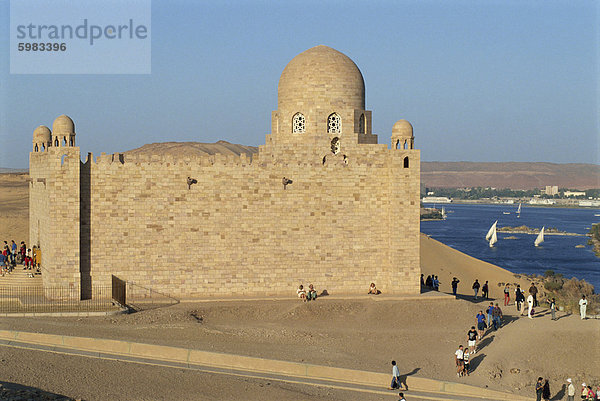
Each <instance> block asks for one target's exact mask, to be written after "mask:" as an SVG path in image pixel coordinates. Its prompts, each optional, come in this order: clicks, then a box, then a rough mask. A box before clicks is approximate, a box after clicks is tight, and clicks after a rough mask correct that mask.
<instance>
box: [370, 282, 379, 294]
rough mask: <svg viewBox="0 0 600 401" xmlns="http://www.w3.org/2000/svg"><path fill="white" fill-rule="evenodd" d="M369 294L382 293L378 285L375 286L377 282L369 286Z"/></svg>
mask: <svg viewBox="0 0 600 401" xmlns="http://www.w3.org/2000/svg"><path fill="white" fill-rule="evenodd" d="M369 294H373V295H379V294H381V292H380V291H379V290H378V289H377V287H375V283H371V286H370V287H369Z"/></svg>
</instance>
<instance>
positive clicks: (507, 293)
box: [504, 283, 510, 306]
mask: <svg viewBox="0 0 600 401" xmlns="http://www.w3.org/2000/svg"><path fill="white" fill-rule="evenodd" d="M509 285H510V284H508V283H506V285H505V286H504V306H508V305H509V304H510V288H508V286H509Z"/></svg>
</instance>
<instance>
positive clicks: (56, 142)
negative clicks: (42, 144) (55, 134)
mask: <svg viewBox="0 0 600 401" xmlns="http://www.w3.org/2000/svg"><path fill="white" fill-rule="evenodd" d="M59 145H60V141H59V140H58V138H55V139H54V146H56V147H58V146H59Z"/></svg>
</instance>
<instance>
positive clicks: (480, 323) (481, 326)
mask: <svg viewBox="0 0 600 401" xmlns="http://www.w3.org/2000/svg"><path fill="white" fill-rule="evenodd" d="M475 317H476V318H477V331H478V333H479V341H481V339H482V338H483V331H484V330H485V327H486V326H485V315H484V314H483V311H482V310H480V311H479V313H478V314H477V316H475Z"/></svg>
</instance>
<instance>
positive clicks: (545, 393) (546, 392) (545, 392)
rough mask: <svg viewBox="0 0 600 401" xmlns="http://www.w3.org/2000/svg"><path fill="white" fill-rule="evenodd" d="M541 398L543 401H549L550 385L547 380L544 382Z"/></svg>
mask: <svg viewBox="0 0 600 401" xmlns="http://www.w3.org/2000/svg"><path fill="white" fill-rule="evenodd" d="M542 398H543V399H544V401H549V400H550V383H548V379H546V381H544V388H543V389H542Z"/></svg>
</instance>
